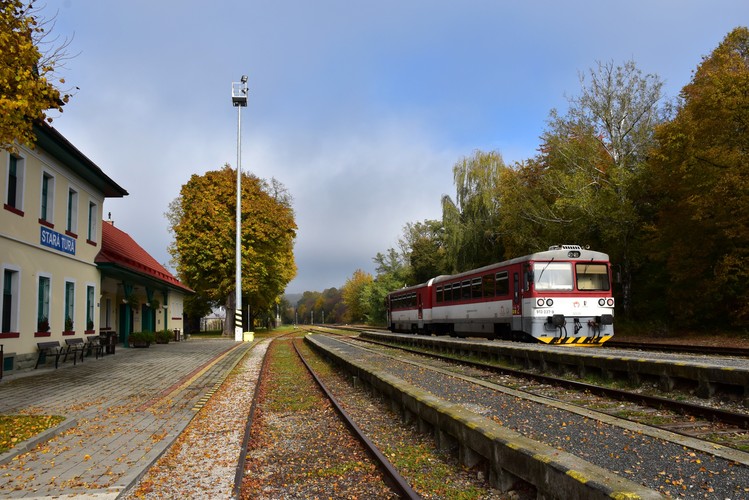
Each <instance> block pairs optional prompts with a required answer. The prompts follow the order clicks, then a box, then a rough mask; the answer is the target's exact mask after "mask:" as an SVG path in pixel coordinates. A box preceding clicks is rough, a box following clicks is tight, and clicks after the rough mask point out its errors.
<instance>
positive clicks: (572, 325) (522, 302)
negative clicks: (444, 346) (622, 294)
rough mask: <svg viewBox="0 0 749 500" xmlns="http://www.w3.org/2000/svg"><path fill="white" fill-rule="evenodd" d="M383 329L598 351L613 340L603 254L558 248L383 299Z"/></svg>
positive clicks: (611, 301)
mask: <svg viewBox="0 0 749 500" xmlns="http://www.w3.org/2000/svg"><path fill="white" fill-rule="evenodd" d="M385 300H386V308H387V315H388V318H387V319H388V325H389V329H390V330H391V331H394V332H408V333H423V334H427V335H431V334H436V335H445V334H449V335H453V336H461V337H465V336H481V337H488V338H504V339H512V340H536V341H539V342H543V343H546V344H601V343H603V342H605V341H607V340H608V339H610V338H611V337H612V336H613V335H614V298H613V296H612V291H611V265H610V263H609V257H608V255H606V254H605V253H601V252H594V251H591V250H587V249H584V248H582V247H580V246H577V245H560V246H553V247H551V248H549V250H548V251H546V252H538V253H534V254H531V255H526V256H524V257H518V258H516V259H512V260H508V261H505V262H500V263H498V264H492V265H489V266H485V267H482V268H479V269H474V270H472V271H467V272H464V273H460V274H455V275H452V276H438V277H436V278H432V279H430V280H429V281H428V282H426V283H423V284H421V285H415V286H410V287H406V288H402V289H400V290H397V291H394V292H391V293H389V294H388V296H387V298H386V299H385Z"/></svg>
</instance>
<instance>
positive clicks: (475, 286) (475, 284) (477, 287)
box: [471, 278, 482, 299]
mask: <svg viewBox="0 0 749 500" xmlns="http://www.w3.org/2000/svg"><path fill="white" fill-rule="evenodd" d="M481 288H482V285H481V278H473V279H472V280H471V297H472V298H474V299H480V298H481Z"/></svg>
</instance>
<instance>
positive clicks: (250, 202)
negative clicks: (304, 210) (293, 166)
mask: <svg viewBox="0 0 749 500" xmlns="http://www.w3.org/2000/svg"><path fill="white" fill-rule="evenodd" d="M274 187H275V188H274ZM269 191H270V194H269ZM235 210H236V170H233V169H231V168H230V167H229V166H228V165H227V166H226V167H224V168H223V169H221V170H214V171H210V172H206V173H205V174H204V175H193V176H192V177H191V178H190V180H189V181H188V182H187V183H186V184H184V185H183V186H182V189H181V190H180V195H179V197H177V198H176V199H175V200H174V201H173V202H172V203H171V204H170V205H169V212H168V213H167V214H166V215H167V218H168V219H169V222H170V224H171V228H170V229H171V231H172V232H173V233H174V236H175V239H174V242H173V243H172V244H171V245H170V247H169V251H170V253H171V255H172V257H173V259H174V261H175V264H176V266H175V267H176V269H177V272H178V274H179V277H180V279H181V280H182V281H183V283H185V284H186V285H187V286H189V287H190V288H192V289H193V290H195V291H196V292H197V293H198V294H199V295H201V296H203V297H205V299H206V300H209V301H211V302H212V303H213V304H214V305H218V304H225V305H226V310H227V311H233V310H234V302H235V262H236V260H235V241H236V237H235V235H236V223H235V213H236V212H235ZM295 237H296V223H295V221H294V213H293V210H292V209H291V200H290V197H289V196H288V194H287V193H286V192H285V190H283V189H281V186H280V184H279V183H278V182H277V181H274V182H273V183H272V184H270V185H269V184H267V183H265V182H263V181H261V180H260V179H258V178H257V177H255V176H253V175H250V174H249V173H246V172H244V173H243V174H242V238H241V254H242V297H243V299H244V300H245V303H246V304H249V306H250V308H251V310H252V311H253V312H252V314H253V316H255V315H258V314H260V313H267V312H268V311H270V310H271V309H272V310H273V311H275V303H276V299H277V298H278V297H279V296H280V295H281V294H282V293H283V290H284V289H285V287H286V285H287V284H288V283H289V281H291V280H292V279H293V277H294V276H295V274H296V265H295V263H294V254H293V246H294V238H295ZM231 323H232V322H231V321H227V322H226V325H225V326H224V335H227V336H231V335H233V333H232V332H233V327H232V326H233V325H232V324H231Z"/></svg>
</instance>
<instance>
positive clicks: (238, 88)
mask: <svg viewBox="0 0 749 500" xmlns="http://www.w3.org/2000/svg"><path fill="white" fill-rule="evenodd" d="M231 104H232V106H234V107H235V108H237V237H236V240H237V241H236V260H237V266H236V271H237V274H236V280H235V283H234V285H235V287H236V294H237V298H236V304H234V340H235V341H237V342H242V250H241V239H242V108H244V107H246V106H247V76H246V75H242V78H241V80H240V81H239V82H232V84H231ZM248 340H252V339H248Z"/></svg>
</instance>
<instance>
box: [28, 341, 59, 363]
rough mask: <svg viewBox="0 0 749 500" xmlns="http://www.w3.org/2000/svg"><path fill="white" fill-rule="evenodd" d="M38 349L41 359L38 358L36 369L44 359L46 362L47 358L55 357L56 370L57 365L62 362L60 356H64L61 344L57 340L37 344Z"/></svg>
mask: <svg viewBox="0 0 749 500" xmlns="http://www.w3.org/2000/svg"><path fill="white" fill-rule="evenodd" d="M36 347H37V348H38V349H39V357H38V358H36V366H34V369H35V370H36V369H37V368H39V363H40V362H41V361H42V358H44V359H45V361H46V359H47V356H54V357H55V368H57V364H58V362H59V361H60V354H62V348H61V347H60V343H59V342H58V341H56V340H55V341H51V342H37V343H36Z"/></svg>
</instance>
